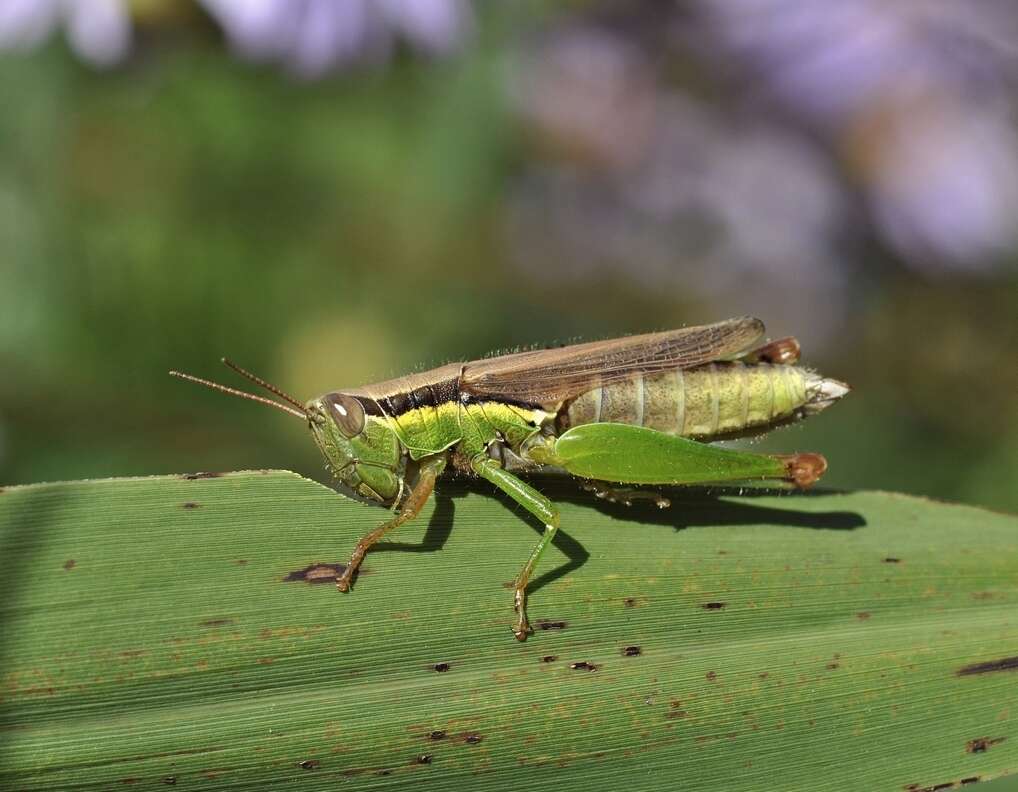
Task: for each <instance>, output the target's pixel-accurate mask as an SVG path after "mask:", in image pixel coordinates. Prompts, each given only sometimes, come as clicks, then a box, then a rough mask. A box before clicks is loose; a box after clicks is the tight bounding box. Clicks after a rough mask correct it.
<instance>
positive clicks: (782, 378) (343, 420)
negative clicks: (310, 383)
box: [170, 317, 849, 641]
mask: <svg viewBox="0 0 1018 792" xmlns="http://www.w3.org/2000/svg"><path fill="white" fill-rule="evenodd" d="M763 336H764V325H763V323H762V322H761V321H760V320H759V319H754V318H752V317H742V318H737V319H729V320H727V321H723V322H718V323H716V324H710V325H704V326H700V327H687V328H683V329H680V330H671V331H667V332H661V333H649V334H646V335H636V336H630V337H627V338H620V339H613V340H608V341H595V342H592V343H585V344H574V345H571V346H565V347H561V348H558V349H548V350H532V351H524V352H517V353H514V354H509V355H503V356H500V357H493V358H489V359H484V360H475V361H471V362H468V363H450V364H448V365H445V366H441V367H440V368H436V369H433V370H431V371H426V372H423V373H418V374H410V375H407V376H405V377H400V378H398V379H394V380H389V381H387V382H380V383H377V384H374V385H366V386H364V387H360V388H353V389H349V390H342V391H332V392H330V393H326V394H324V395H323V396H319V397H318V398H315V399H311V400H310V401H308V402H306V403H304V404H301V403H300V402H299V401H297V400H296V399H294V398H293V397H292V396H289V395H287V394H286V393H284V392H283V391H282V390H280V389H279V388H276V387H275V386H273V385H270V384H269V383H267V382H265V381H264V380H262V379H260V378H259V377H256V376H255V375H253V374H251V373H250V372H247V371H245V370H244V369H242V368H240V367H239V366H236V365H235V364H233V363H230V362H229V361H227V360H225V359H224V361H223V362H224V363H226V364H227V365H228V366H230V367H231V368H233V369H234V370H235V371H237V372H238V373H240V374H241V375H243V376H244V377H246V378H248V379H249V380H251V381H252V382H254V383H256V384H258V385H260V386H261V387H264V388H265V389H266V390H268V391H269V392H270V393H272V394H274V395H275V396H277V397H279V398H280V399H282V401H283V402H285V403H280V402H277V401H275V400H273V399H269V398H266V397H262V396H256V395H254V394H251V393H246V392H244V391H240V390H236V389H234V388H229V387H227V386H225V385H220V384H219V383H216V382H212V381H210V380H205V379H201V378H199V377H194V376H191V375H189V374H182V373H180V372H176V371H171V372H170V374H172V375H173V376H176V377H181V378H183V379H187V380H191V381H193V382H198V383H200V384H202V385H207V386H208V387H210V388H214V389H216V390H220V391H223V392H225V393H229V394H233V395H236V396H241V397H243V398H246V399H252V400H254V401H259V402H262V403H265V404H269V405H272V406H274V407H277V408H278V409H280V410H284V411H285V412H288V413H291V414H293V415H296V416H297V417H299V418H301V419H302V420H304V421H306V422H307V425H308V428H309V429H310V430H311V434H312V436H313V437H314V440H315V443H316V444H317V445H318V448H319V449H320V450H321V452H322V454H323V455H324V457H325V460H326V464H327V466H328V468H329V469H330V470H331V471H332V473H333V474H334V476H335V477H336V478H337V479H338V480H339V481H340V482H341V484H342V485H344V486H345V487H346V488H348V489H349V490H352V491H353V492H354V493H356V494H357V495H359V496H360V497H361V498H365V499H367V500H370V501H377V502H379V503H381V504H382V505H384V506H386V507H388V508H389V509H390V510H391V511H392V512H393V517H392V518H391V519H389V520H388V521H387V522H385V523H384V524H382V525H381V526H379V527H378V528H376V529H375V530H373V531H371V532H370V533H368V534H366V535H365V536H364V537H363V538H362V539H361V540H360V541H359V542H358V543H357V546H356V547H355V548H354V551H353V553H352V555H351V556H350V563H349V564H348V565H347V566H346V568H345V569H344V570H343V572H342V573H341V574H340V575H339V576H338V577H337V579H336V586H337V588H338V589H339V590H340V591H343V592H345V591H349V590H350V587H351V584H352V583H353V579H354V575H355V574H356V572H357V568H358V567H359V566H360V564H361V561H362V560H363V559H364V555H365V553H367V552H368V550H370V549H371V547H372V545H374V544H375V543H376V542H377V541H378V540H379V539H381V538H382V537H383V536H385V535H386V534H387V533H389V532H390V531H392V530H393V529H395V528H398V527H399V526H400V525H403V524H404V523H406V522H408V521H410V520H412V519H413V518H414V517H416V516H417V515H418V514H419V513H420V511H421V509H422V507H423V506H424V504H425V503H426V502H427V501H428V499H429V498H430V497H431V494H432V492H433V490H434V487H435V482H436V480H437V479H438V477H439V476H441V475H442V473H443V472H445V471H447V470H450V469H453V470H456V471H459V472H462V473H466V474H468V475H471V476H478V477H480V478H482V479H484V480H486V481H488V482H490V483H491V484H492V485H493V486H495V487H496V488H498V489H500V490H502V492H504V493H505V494H506V495H508V496H509V497H510V498H511V499H512V500H514V501H515V502H516V503H518V504H519V505H520V506H522V507H523V508H524V509H526V510H527V511H528V512H530V513H531V514H533V515H534V516H535V517H537V519H539V520H540V521H541V523H542V524H543V525H544V531H543V533H542V535H541V538H540V540H539V541H538V543H537V545H536V546H535V547H534V549H533V551H532V552H531V554H530V557H529V558H528V559H527V562H526V563H525V564H524V565H523V568H522V569H521V570H520V573H519V575H518V576H517V577H516V580H515V582H514V584H513V589H514V605H515V609H516V619H515V623H514V625H513V633H514V634H515V636H516V638H518V639H519V640H521V641H523V640H526V637H527V635H529V634H530V633H532V628H531V626H530V623H529V621H528V619H527V585H528V583H529V581H530V579H531V576H532V575H533V572H534V568H535V567H536V566H537V564H538V562H539V561H540V560H541V556H542V555H543V553H544V551H545V549H546V548H547V547H548V545H549V544H550V543H551V541H552V540H553V538H554V537H555V532H556V531H557V530H558V527H559V512H558V509H557V508H556V507H555V504H554V503H552V502H551V500H549V499H548V498H547V497H545V496H544V495H543V494H542V493H540V492H539V491H538V490H536V489H534V488H533V487H532V486H531V485H530V484H528V483H527V482H526V481H525V480H524V479H523V478H521V474H522V475H526V474H529V473H533V472H536V471H540V470H547V469H553V470H557V471H565V472H567V473H569V474H572V475H574V476H578V477H580V478H582V479H585V480H587V483H588V485H590V486H591V487H592V488H593V489H594V490H595V492H597V494H598V495H600V496H602V497H608V498H611V499H615V500H621V501H623V502H626V503H628V502H630V501H631V499H632V498H633V497H637V496H639V495H641V494H645V493H641V492H639V491H637V490H633V489H615V488H614V485H618V484H621V485H681V484H705V483H721V482H733V481H751V480H761V479H770V480H778V481H785V482H790V483H791V484H794V485H795V486H797V487H800V488H802V487H808V486H810V485H811V484H813V483H814V482H815V481H816V480H817V479H819V478H820V476H821V475H823V473H824V471H825V470H826V469H827V461H826V460H825V459H824V457H823V456H821V455H820V454H814V453H797V454H787V455H770V454H755V453H748V452H745V451H738V450H732V449H727V448H719V447H716V446H712V445H709V444H708V441H712V440H718V439H729V438H734V437H744V436H748V435H756V434H761V433H763V432H766V431H768V430H769V429H772V428H774V427H776V426H779V425H782V424H787V423H791V422H794V421H798V420H801V419H803V418H806V417H808V416H810V415H813V414H814V413H817V412H820V411H821V410H824V409H826V408H827V407H829V406H830V405H831V404H833V403H834V402H836V401H838V400H839V399H840V398H842V397H843V396H844V395H845V394H846V393H848V391H849V387H848V386H847V385H845V384H844V383H841V382H838V381H837V380H833V379H827V378H824V377H822V376H820V375H819V374H816V373H814V372H813V371H811V370H809V369H806V368H802V367H800V366H798V365H796V364H797V363H798V360H799V343H798V342H797V341H796V340H795V339H794V338H784V339H780V340H777V341H772V342H767V343H761V339H762V338H763ZM656 501H657V503H658V505H661V506H664V505H667V501H666V500H665V499H664V498H660V497H657V498H656Z"/></svg>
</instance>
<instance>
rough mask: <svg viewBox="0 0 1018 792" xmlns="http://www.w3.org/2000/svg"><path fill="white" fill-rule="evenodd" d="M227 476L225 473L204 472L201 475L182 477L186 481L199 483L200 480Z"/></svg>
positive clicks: (189, 474) (187, 474)
mask: <svg viewBox="0 0 1018 792" xmlns="http://www.w3.org/2000/svg"><path fill="white" fill-rule="evenodd" d="M225 475H226V474H225V473H207V472H204V471H203V472H199V473H183V474H181V476H180V477H181V478H182V479H184V481H197V480H198V479H213V478H221V477H222V476H225Z"/></svg>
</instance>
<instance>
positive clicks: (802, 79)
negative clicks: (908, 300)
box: [700, 0, 1018, 269]
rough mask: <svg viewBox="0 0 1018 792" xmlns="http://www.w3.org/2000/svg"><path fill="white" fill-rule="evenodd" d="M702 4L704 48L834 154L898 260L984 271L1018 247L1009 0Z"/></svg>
mask: <svg viewBox="0 0 1018 792" xmlns="http://www.w3.org/2000/svg"><path fill="white" fill-rule="evenodd" d="M700 6H701V9H702V14H703V18H704V19H705V20H706V29H707V30H708V31H709V32H710V35H709V36H708V37H707V38H708V39H709V40H710V41H712V42H713V43H714V44H720V45H721V46H720V48H717V49H715V50H714V54H715V56H716V57H718V58H721V59H728V58H730V57H731V56H733V55H734V56H735V57H736V59H737V61H739V62H741V63H742V65H743V66H744V67H746V68H747V73H748V74H749V75H751V80H752V81H754V82H756V83H757V84H758V85H762V86H768V87H769V89H770V91H771V92H772V93H773V95H774V96H776V97H777V98H779V99H780V101H781V102H782V103H783V104H784V106H785V107H787V108H788V109H790V110H791V111H792V112H793V113H795V114H797V115H798V116H799V117H800V118H802V119H803V120H804V121H805V122H806V123H808V124H811V125H813V126H814V128H815V129H817V130H818V131H820V132H821V134H823V135H825V136H826V137H828V139H829V140H830V142H831V144H832V145H833V146H834V147H835V149H836V150H838V151H841V152H842V153H843V154H844V155H845V156H846V161H847V163H848V164H849V165H850V166H851V167H852V168H853V170H854V171H855V172H856V174H857V175H858V176H860V177H861V178H860V180H861V184H862V186H863V188H864V189H865V190H866V192H867V198H868V202H869V206H870V207H871V209H872V211H873V213H874V220H875V223H876V225H877V227H878V228H879V229H881V230H882V231H883V233H884V235H885V238H886V239H887V241H888V242H889V243H890V244H891V245H892V246H893V247H895V248H896V249H897V250H898V251H899V252H900V253H901V254H902V255H903V257H904V259H905V260H906V261H907V262H909V263H910V264H913V265H915V266H918V267H922V268H927V269H929V268H938V267H939V268H945V267H946V268H965V269H974V268H983V267H987V266H989V265H990V264H991V263H992V261H993V257H994V256H995V255H998V254H1000V253H1002V252H1004V251H1006V250H1008V249H1011V248H1013V247H1014V245H1015V244H1016V242H1018V224H1016V223H1015V222H1014V220H1013V218H1014V217H1015V216H1016V215H1018V178H1016V177H1018V133H1016V128H1015V119H1014V114H1015V107H1014V103H1013V98H1012V97H1013V84H1014V81H1015V78H1016V76H1018V68H1016V67H1018V6H1016V5H1015V4H1014V3H1013V2H1010V0H987V1H986V2H980V3H968V2H964V1H963V0H944V1H943V2H932V3H931V2H927V1H926V0H901V1H900V2H895V3H885V2H878V0H842V1H841V2H838V3H835V4H830V3H820V4H816V3H813V4H811V3H801V2H796V1H795V0H752V2H743V0H738V1H736V0H702V2H701V4H700ZM705 54H706V50H705Z"/></svg>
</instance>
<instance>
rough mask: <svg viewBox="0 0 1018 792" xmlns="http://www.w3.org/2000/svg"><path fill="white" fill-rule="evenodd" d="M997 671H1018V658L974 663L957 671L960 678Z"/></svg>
mask: <svg viewBox="0 0 1018 792" xmlns="http://www.w3.org/2000/svg"><path fill="white" fill-rule="evenodd" d="M995 671H1018V657H1003V658H1001V659H1000V660H989V661H987V662H985V663H972V664H971V665H967V666H962V667H961V668H959V669H958V670H957V672H956V673H957V675H958V676H972V675H974V674H992V673H994V672H995Z"/></svg>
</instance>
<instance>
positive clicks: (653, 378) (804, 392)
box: [563, 361, 830, 439]
mask: <svg viewBox="0 0 1018 792" xmlns="http://www.w3.org/2000/svg"><path fill="white" fill-rule="evenodd" d="M826 382H827V381H825V380H823V379H822V378H821V377H819V376H818V375H817V374H814V373H813V372H811V371H809V370H808V369H804V368H800V367H798V366H789V365H774V364H770V363H753V364H745V363H742V362H741V361H733V362H721V363H709V364H707V365H704V366H698V367H696V368H692V369H687V370H685V371H683V370H681V369H671V370H669V371H663V372H654V373H648V374H642V373H636V374H634V375H633V376H632V377H631V378H630V379H628V380H624V381H622V382H617V383H612V384H611V385H606V386H604V387H596V388H594V389H592V390H590V391H588V392H587V393H584V394H582V395H581V396H579V397H577V398H576V399H574V400H573V401H572V402H570V403H569V404H568V405H567V406H566V408H565V415H564V416H563V417H564V419H565V420H564V421H563V423H566V424H567V425H568V426H578V425H580V424H588V423H625V424H635V425H637V426H644V427H647V428H648V429H656V430H657V431H660V432H666V433H668V434H675V435H679V436H681V437H690V438H697V439H708V438H711V437H714V436H723V435H730V434H733V433H739V432H742V431H745V430H751V429H753V428H756V427H759V428H766V427H768V426H769V425H773V424H778V423H783V422H785V421H787V420H788V419H790V418H794V417H797V416H798V415H799V414H805V413H807V412H811V411H813V410H811V409H809V408H810V405H811V404H814V403H816V406H817V407H820V405H819V398H820V395H821V394H826V395H829V393H830V391H829V389H825V388H824V384H825V383H826ZM823 406H826V404H824V405H823ZM804 408H806V409H804Z"/></svg>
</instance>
